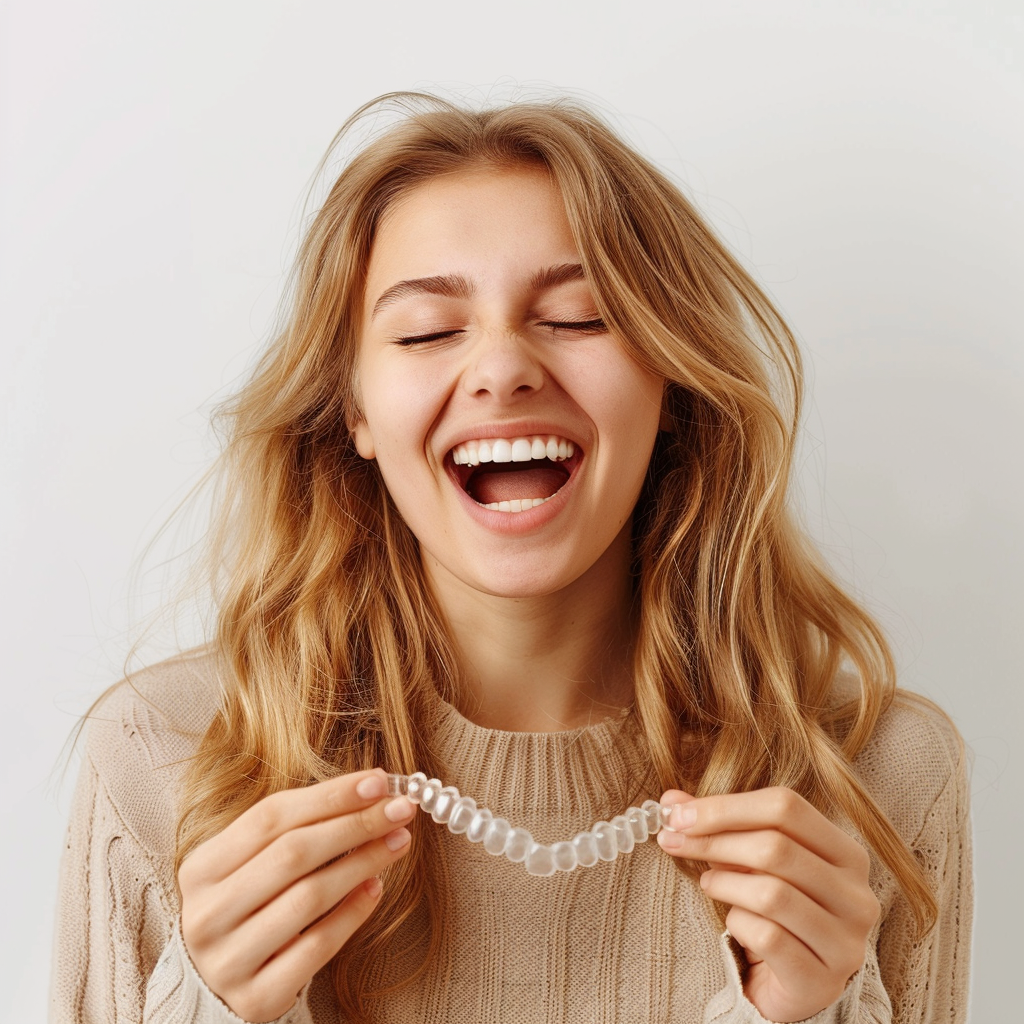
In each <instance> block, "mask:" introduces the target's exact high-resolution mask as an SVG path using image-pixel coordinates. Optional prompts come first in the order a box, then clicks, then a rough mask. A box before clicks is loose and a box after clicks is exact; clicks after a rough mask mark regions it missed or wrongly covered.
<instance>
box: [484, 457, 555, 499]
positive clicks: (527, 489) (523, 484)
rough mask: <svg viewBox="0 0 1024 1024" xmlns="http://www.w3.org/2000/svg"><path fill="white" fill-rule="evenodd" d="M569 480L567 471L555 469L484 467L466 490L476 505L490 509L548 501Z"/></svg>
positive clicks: (553, 467)
mask: <svg viewBox="0 0 1024 1024" xmlns="http://www.w3.org/2000/svg"><path fill="white" fill-rule="evenodd" d="M504 465H509V463H504ZM567 479H568V476H567V474H566V472H565V470H564V469H560V468H558V467H557V466H553V465H548V466H544V465H540V466H531V467H529V468H523V469H498V468H497V467H494V468H492V467H489V466H481V467H480V468H479V469H478V470H477V471H476V472H475V473H474V474H473V476H472V478H471V479H470V480H469V483H468V484H467V485H466V490H467V491H468V492H469V496H470V497H471V498H472V499H473V500H474V501H478V502H480V504H481V505H490V504H492V503H493V502H495V501H512V500H513V499H514V498H549V497H550V496H551V495H552V494H554V493H555V491H557V490H558V488H559V487H561V486H562V484H564V483H565V481H566V480H567Z"/></svg>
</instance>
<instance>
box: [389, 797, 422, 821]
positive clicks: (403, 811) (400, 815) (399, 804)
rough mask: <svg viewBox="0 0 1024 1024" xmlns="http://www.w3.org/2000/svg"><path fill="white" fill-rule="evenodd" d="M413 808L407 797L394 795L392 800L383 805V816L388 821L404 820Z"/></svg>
mask: <svg viewBox="0 0 1024 1024" xmlns="http://www.w3.org/2000/svg"><path fill="white" fill-rule="evenodd" d="M415 809H416V808H415V806H414V805H413V803H412V801H411V800H410V799H409V798H408V797H404V796H396V797H395V799H394V800H391V801H389V802H388V803H386V804H385V805H384V817H385V818H387V819H388V821H404V820H405V819H406V818H408V817H409V816H410V815H411V814H412V812H413V811H414V810H415Z"/></svg>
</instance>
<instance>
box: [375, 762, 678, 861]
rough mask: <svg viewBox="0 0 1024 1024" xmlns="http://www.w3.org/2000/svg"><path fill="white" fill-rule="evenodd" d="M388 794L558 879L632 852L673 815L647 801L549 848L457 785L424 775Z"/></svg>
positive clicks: (397, 781) (406, 779) (404, 780)
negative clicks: (559, 875)
mask: <svg viewBox="0 0 1024 1024" xmlns="http://www.w3.org/2000/svg"><path fill="white" fill-rule="evenodd" d="M388 794H389V795H390V796H405V797H408V798H409V800H410V801H411V802H412V803H414V804H419V806H420V809H421V810H424V811H426V812H428V813H429V814H430V816H431V817H432V818H433V819H434V821H436V822H438V823H439V824H442V825H447V826H448V831H449V832H453V833H454V834H455V835H464V836H465V837H466V838H467V839H468V840H469V841H470V842H471V843H483V847H484V849H485V850H486V851H487V852H488V853H491V854H494V856H496V857H505V858H506V859H507V860H510V861H512V863H514V864H519V863H522V864H523V865H524V867H525V868H526V870H527V872H528V873H529V874H531V875H553V874H554V873H555V872H556V871H573V870H575V869H576V868H590V867H593V866H594V865H595V864H597V863H598V862H599V861H603V860H604V861H610V860H615V858H616V857H617V856H618V855H619V854H620V853H629V852H630V851H631V850H632V849H633V847H634V846H635V845H636V844H637V843H643V842H645V841H646V840H647V839H648V837H650V836H653V835H657V834H658V832H659V831H661V829H663V828H666V829H667V828H668V816H669V813H670V812H671V810H672V809H671V808H670V807H663V806H662V805H661V804H659V803H658V801H657V800H645V801H644V803H643V805H642V806H640V807H630V808H628V809H627V810H626V812H625V813H624V814H620V815H618V816H617V817H614V818H612V820H611V821H599V822H597V823H596V824H595V825H593V826H592V827H591V829H590V831H589V832H581V833H580V834H579V835H578V836H576V838H575V839H569V840H565V841H563V842H560V843H551V844H548V843H538V842H536V841H535V840H534V838H533V836H531V835H530V833H529V832H528V831H527V830H526V829H525V828H513V827H512V825H510V824H509V823H508V822H507V821H506V820H505V819H504V818H498V817H495V816H494V814H492V813H491V812H490V811H489V810H488V809H487V808H486V807H477V805H476V801H475V800H474V799H473V798H472V797H471V796H461V795H460V794H459V791H458V790H457V789H456V788H455V787H454V786H445V785H443V784H442V783H441V781H440V780H439V779H428V778H427V777H426V775H424V774H423V772H414V773H413V774H412V775H389V776H388Z"/></svg>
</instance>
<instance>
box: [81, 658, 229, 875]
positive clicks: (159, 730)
mask: <svg viewBox="0 0 1024 1024" xmlns="http://www.w3.org/2000/svg"><path fill="white" fill-rule="evenodd" d="M220 699H221V684H220V673H219V671H218V668H217V662H216V659H215V657H214V656H213V655H212V654H211V653H210V652H209V651H207V650H205V649H203V650H197V651H191V652H188V653H185V654H181V655H178V656H176V657H174V658H171V659H169V660H167V661H164V662H161V663H160V664H158V665H154V666H152V667H150V668H146V669H143V670H141V671H139V672H135V673H132V674H130V675H129V676H128V677H126V678H125V679H123V680H122V681H121V682H119V683H117V684H116V685H115V686H113V687H111V689H110V690H108V691H107V693H106V694H104V696H103V697H102V698H101V699H100V700H99V701H98V702H97V704H96V706H95V707H94V708H93V710H92V712H91V713H90V714H89V719H88V725H87V740H86V744H85V751H84V755H85V758H86V760H87V761H88V762H89V763H90V766H91V768H92V769H93V771H94V772H95V773H96V776H97V781H98V784H99V785H100V786H101V787H102V788H103V790H104V792H105V795H106V797H107V799H108V800H109V801H110V804H111V805H112V807H113V810H114V812H115V813H116V814H117V816H118V818H119V819H120V820H121V822H122V823H123V825H124V827H125V828H127V829H128V831H130V832H131V833H132V835H133V837H134V838H135V839H136V841H137V842H138V843H139V844H140V845H141V846H142V847H143V848H144V849H146V850H147V851H149V852H150V853H151V854H153V855H155V856H159V857H165V856H169V855H173V842H174V829H175V827H176V824H177V808H176V792H177V783H178V780H179V778H180V776H181V774H182V772H183V770H184V768H185V766H186V764H187V762H188V760H189V758H191V757H192V755H193V754H194V753H195V751H196V749H197V748H198V746H199V742H200V740H201V739H202V737H203V734H204V733H205V732H206V729H207V727H208V726H209V724H210V722H211V721H212V719H213V717H214V715H215V714H216V712H217V709H218V707H219V706H220Z"/></svg>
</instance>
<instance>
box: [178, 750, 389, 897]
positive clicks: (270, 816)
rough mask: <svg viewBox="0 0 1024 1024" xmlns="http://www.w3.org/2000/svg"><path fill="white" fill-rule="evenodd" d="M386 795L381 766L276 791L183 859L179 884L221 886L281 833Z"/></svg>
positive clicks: (372, 801) (343, 812) (363, 805)
mask: <svg viewBox="0 0 1024 1024" xmlns="http://www.w3.org/2000/svg"><path fill="white" fill-rule="evenodd" d="M386 792H387V776H386V775H385V774H384V772H383V771H381V770H380V769H379V768H371V769H369V770H367V771H362V772H352V773H350V774H346V775H339V776H338V777H337V778H334V779H328V780H327V781H326V782H319V783H316V784H314V785H312V786H305V787H303V788H301V789H287V790H282V791H281V792H280V793H274V794H273V795H271V796H268V797H265V798H264V799H263V800H260V801H259V803H257V804H255V805H254V806H252V807H250V808H249V809H248V810H247V811H245V812H244V813H243V814H240V815H239V816H238V817H237V818H236V819H235V820H234V821H233V822H232V823H231V824H230V825H228V827H227V828H226V829H224V831H223V832H221V833H220V834H219V835H217V836H214V837H213V838H212V839H210V840H208V841H207V842H206V843H204V844H203V845H202V846H201V847H199V848H198V849H197V850H195V851H194V852H193V853H192V854H191V855H190V856H189V857H188V858H186V860H185V861H184V863H183V864H182V866H181V870H180V871H179V881H181V875H182V873H184V874H185V876H186V881H187V882H189V883H191V884H194V885H203V884H207V885H209V884H213V883H215V882H219V881H221V880H222V879H224V878H227V877H228V875H230V874H232V873H233V872H235V871H237V870H238V869H239V868H240V867H241V866H242V865H243V864H245V863H246V862H247V861H250V860H252V858H253V857H255V856H256V854H257V853H259V852H260V851H261V850H263V849H265V848H266V847H267V846H269V845H270V844H271V843H272V842H273V841H274V840H275V839H277V838H278V836H281V835H283V834H284V833H285V832H289V831H291V830H292V829H296V828H301V827H302V826H304V825H311V824H313V823H314V822H318V821H324V820H326V819H329V818H334V817H338V816H339V815H343V814H351V813H352V812H353V811H358V810H362V809H363V808H365V807H369V806H370V805H371V804H373V803H375V802H376V801H378V800H380V799H381V798H382V797H383V796H385V794H386Z"/></svg>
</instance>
